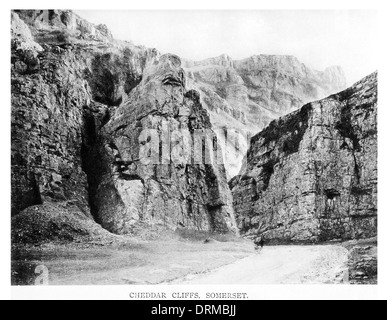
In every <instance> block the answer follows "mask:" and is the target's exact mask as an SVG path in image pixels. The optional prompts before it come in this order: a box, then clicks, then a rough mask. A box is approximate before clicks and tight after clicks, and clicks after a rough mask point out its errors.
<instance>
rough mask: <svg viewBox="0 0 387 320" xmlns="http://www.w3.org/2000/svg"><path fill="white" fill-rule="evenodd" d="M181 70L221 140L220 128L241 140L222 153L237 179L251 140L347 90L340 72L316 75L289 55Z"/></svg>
mask: <svg viewBox="0 0 387 320" xmlns="http://www.w3.org/2000/svg"><path fill="white" fill-rule="evenodd" d="M184 67H185V69H186V70H187V73H188V75H189V78H190V81H191V86H192V87H193V88H195V89H196V90H198V91H199V92H200V93H201V97H202V101H203V105H204V106H205V107H206V108H207V109H208V110H209V111H210V115H211V120H212V122H213V123H214V126H215V128H216V129H217V133H218V135H219V137H220V139H222V140H224V139H226V137H225V136H224V134H223V132H224V130H223V129H224V128H227V129H228V131H229V134H231V135H237V137H239V138H238V140H239V142H238V144H237V145H236V144H235V140H236V139H231V140H230V141H229V144H228V147H227V148H225V150H224V151H225V154H224V156H225V158H226V169H227V171H228V174H229V177H230V178H232V177H234V176H235V175H237V174H239V171H240V169H241V166H242V160H243V157H244V155H245V154H246V152H247V149H248V140H249V138H250V137H251V136H252V135H254V134H256V133H258V132H259V131H261V130H262V129H263V128H264V127H266V126H267V125H268V124H269V123H270V122H271V121H272V120H274V119H277V118H279V117H280V116H284V115H286V114H288V113H290V112H292V111H295V110H297V109H299V108H301V107H302V106H303V105H304V104H306V103H309V102H312V101H315V100H318V99H322V98H325V97H327V96H329V95H331V94H334V93H337V92H339V91H341V90H344V89H345V88H346V80H345V76H344V72H343V70H342V69H341V68H340V67H330V68H328V69H326V70H325V71H323V72H321V71H315V70H312V69H310V68H308V67H307V66H306V65H305V64H303V63H301V62H300V61H299V60H298V59H297V58H295V57H292V56H270V55H258V56H253V57H250V58H248V59H244V60H233V59H232V58H231V57H229V56H227V55H222V56H220V57H217V58H211V59H207V60H204V61H198V62H194V61H185V62H184ZM235 131H237V132H235ZM238 133H239V135H238Z"/></svg>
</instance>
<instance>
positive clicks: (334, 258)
mask: <svg viewBox="0 0 387 320" xmlns="http://www.w3.org/2000/svg"><path fill="white" fill-rule="evenodd" d="M347 259H348V251H347V250H346V249H345V248H343V247H340V246H332V245H329V246H276V247H265V248H264V249H263V250H262V251H261V252H259V253H257V254H255V255H252V256H250V257H247V258H245V259H243V260H239V261H237V262H235V263H233V264H230V265H228V266H224V267H221V268H219V269H217V270H214V271H211V272H210V273H207V274H202V275H190V276H187V277H186V278H185V279H184V280H180V281H176V282H175V283H174V284H184V285H190V284H192V285H196V284H207V285H214V284H224V285H226V284H230V285H232V284H239V285H249V284H254V285H256V284H328V283H346V282H347V281H348V267H347Z"/></svg>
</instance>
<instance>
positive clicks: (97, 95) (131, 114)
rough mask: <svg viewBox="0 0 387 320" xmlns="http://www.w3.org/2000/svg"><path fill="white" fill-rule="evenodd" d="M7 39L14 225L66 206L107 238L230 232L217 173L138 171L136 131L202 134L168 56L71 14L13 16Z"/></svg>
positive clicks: (226, 193) (196, 107)
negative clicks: (142, 230) (47, 207)
mask: <svg viewBox="0 0 387 320" xmlns="http://www.w3.org/2000/svg"><path fill="white" fill-rule="evenodd" d="M11 35H12V42H11V52H12V70H11V77H12V84H11V85H12V146H11V148H12V167H11V171H12V215H13V216H15V215H18V214H20V213H22V214H24V215H28V214H29V212H31V210H26V209H28V208H29V207H31V206H35V207H34V208H36V210H37V211H38V212H36V210H35V209H34V213H35V214H36V215H39V212H40V214H41V216H42V217H45V211H44V205H43V206H42V204H46V203H52V204H53V206H52V207H53V208H55V207H56V204H60V203H65V204H66V205H69V206H71V207H72V211H74V210H75V209H74V208H78V209H79V211H80V212H81V213H83V214H84V215H85V216H86V217H88V219H91V220H92V219H96V220H97V221H98V222H100V223H101V224H102V225H103V227H105V228H106V229H108V230H109V231H111V232H116V233H127V232H129V231H130V227H131V226H132V225H133V223H135V222H141V223H143V222H149V223H155V224H162V225H165V226H167V227H171V228H176V227H177V226H180V227H182V226H185V227H187V228H192V229H200V230H211V231H220V232H228V231H235V221H234V218H233V210H232V199H231V193H230V190H229V188H228V185H227V180H226V175H225V171H224V167H222V166H212V165H208V166H205V165H197V166H188V165H181V164H178V165H161V164H159V163H157V164H156V165H153V166H147V165H141V164H140V163H139V160H141V157H140V155H139V150H140V149H141V146H143V145H141V144H140V142H142V141H140V140H139V138H140V134H141V132H142V131H143V129H152V128H153V129H156V130H162V129H161V128H164V127H165V126H167V127H168V126H169V127H170V128H187V130H188V131H189V132H193V130H194V129H208V130H211V129H210V128H211V123H210V120H209V117H208V114H207V113H206V111H205V110H204V109H203V108H202V106H201V104H200V101H199V100H200V98H199V95H198V93H197V92H195V91H189V90H187V89H186V83H185V78H186V76H185V73H184V71H183V70H182V69H181V67H180V60H179V59H178V58H177V57H174V56H170V55H168V56H163V57H161V58H160V56H161V55H160V53H159V52H158V51H157V50H155V49H147V48H144V47H139V46H134V45H133V44H131V43H129V42H124V41H117V40H114V39H113V38H112V35H111V33H110V32H109V31H108V29H107V28H106V27H104V26H95V25H93V24H91V23H89V22H87V21H85V20H83V19H82V18H80V17H78V16H77V15H75V14H74V13H73V12H71V11H60V10H17V11H15V12H12V24H11ZM147 139H148V137H146V138H145V144H146V143H148V141H147ZM145 146H146V145H145ZM164 156H165V157H166V156H167V154H166V153H164ZM39 208H41V210H40V209H39ZM39 210H40V211H39ZM63 212H64V211H63ZM75 216H78V215H75ZM16 220H17V219H16ZM16 220H15V221H16ZM19 220H20V219H19ZM42 228H43V226H42ZM20 241H22V240H20Z"/></svg>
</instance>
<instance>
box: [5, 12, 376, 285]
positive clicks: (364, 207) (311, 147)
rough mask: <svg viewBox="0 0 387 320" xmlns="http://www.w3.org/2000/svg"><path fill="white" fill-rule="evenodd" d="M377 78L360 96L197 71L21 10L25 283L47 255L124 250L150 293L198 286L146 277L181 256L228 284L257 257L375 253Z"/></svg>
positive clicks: (16, 144) (275, 65) (16, 159)
mask: <svg viewBox="0 0 387 320" xmlns="http://www.w3.org/2000/svg"><path fill="white" fill-rule="evenodd" d="M377 77H378V75H377V73H374V74H371V75H369V76H368V77H366V78H364V79H363V80H361V81H359V82H357V83H356V84H355V85H353V86H351V87H349V88H348V87H347V80H346V77H345V74H344V71H343V69H342V68H341V67H339V66H332V67H328V68H326V69H325V70H324V71H317V70H314V69H313V68H310V67H308V66H306V65H305V64H304V63H302V62H301V61H299V60H298V59H297V58H296V57H293V56H287V55H283V56H280V55H264V54H260V55H254V56H251V57H249V58H247V59H243V60H235V59H232V58H231V57H229V56H228V55H226V54H224V55H221V56H218V57H214V58H209V59H206V60H202V61H191V60H188V59H185V58H184V57H179V56H177V55H175V54H172V53H161V52H159V51H158V50H157V49H151V48H146V47H144V46H139V45H135V44H133V43H131V42H129V41H120V40H116V39H115V38H114V37H113V35H112V33H111V32H110V31H109V29H108V27H107V26H105V25H95V24H92V23H90V22H88V21H86V20H85V19H83V18H81V17H80V16H78V15H77V14H75V13H74V12H73V11H70V10H13V11H12V12H11V138H12V140H11V218H12V245H13V247H14V248H15V252H16V258H15V260H16V261H17V263H19V264H20V265H21V266H22V267H21V268H24V262H25V261H27V260H28V259H30V258H31V257H35V256H34V255H33V254H32V253H31V252H33V253H34V254H35V255H37V256H38V257H39V255H40V254H41V252H45V253H47V252H49V254H52V252H51V251H50V250H52V247H50V245H52V246H54V248H56V249H57V248H60V249H59V252H60V250H64V251H65V253H66V255H67V254H68V252H67V251H66V250H67V249H68V248H66V250H65V249H63V248H64V247H63V246H64V245H69V246H71V245H74V246H78V245H79V246H83V247H82V249H85V248H86V249H89V246H90V247H93V248H96V247H98V246H99V247H102V248H105V247H109V246H117V247H118V248H119V250H118V251H117V250H116V251H114V253H112V252H113V251H112V252H109V254H111V255H115V254H121V253H120V252H121V251H125V252H129V254H131V255H132V254H133V255H135V254H137V253H138V252H140V258H138V257H137V256H136V258H138V260H136V259H134V258H133V257H132V256H131V258H130V259H132V258H133V259H132V260H130V259H129V258H127V257H126V256H125V261H129V260H130V261H134V262H133V264H134V266H135V268H138V269H135V271H133V270H132V271H133V272H134V273H135V274H137V276H138V277H139V278H141V277H143V274H146V277H147V280H146V281H147V282H146V283H147V284H149V283H151V284H153V283H161V282H162V281H161V280H160V279H159V278H163V281H172V280H174V279H175V278H176V277H177V275H183V274H184V276H185V275H186V274H185V273H184V272H183V271H181V269H184V266H183V267H181V265H180V267H179V264H178V263H177V264H176V263H174V264H172V265H174V266H175V267H174V268H175V269H173V268H172V269H171V271H169V270H168V272H167V271H165V270H167V269H168V267H167V266H166V267H165V270H161V271H160V270H158V271H160V274H162V275H163V276H162V277H161V276H159V275H158V274H157V272H158V271H157V270H156V271H154V270H153V269H152V268H151V267H149V270H148V269H146V271H147V272H148V273H144V270H143V269H141V266H142V261H145V260H144V259H147V258H144V256H146V255H147V254H148V253H149V252H150V256H151V257H152V259H153V258H154V260H152V261H151V262H149V265H152V266H153V267H154V263H155V261H158V260H157V259H160V261H162V262H160V263H161V264H163V263H164V264H165V265H168V264H170V261H169V260H171V259H172V260H173V259H175V258H171V256H170V255H169V254H171V252H179V253H181V252H182V251H184V250H183V249H181V246H183V247H184V248H187V253H186V256H184V254H183V253H182V255H183V256H184V259H186V263H187V264H190V263H191V264H200V263H198V261H199V262H200V261H205V260H206V259H210V258H209V257H211V261H210V264H211V268H217V267H220V266H222V265H225V264H227V263H232V262H235V261H236V260H238V259H242V258H245V257H247V256H249V255H251V254H253V253H254V252H255V251H254V246H253V242H255V243H258V242H259V241H264V243H266V244H269V245H295V244H321V243H323V244H326V243H332V242H335V243H336V242H337V243H341V242H344V241H350V240H355V241H358V240H367V239H375V238H376V237H377V225H378V217H377V183H378V168H377V155H378V150H377V143H378V141H377V135H378V128H377V100H378V88H377V84H378V80H377ZM155 239H156V240H158V239H162V240H163V241H165V242H164V243H161V244H159V243H157V244H156V242H151V241H153V240H155ZM176 239H177V240H176ZM230 239H231V240H230ZM251 240H252V241H251ZM168 241H169V242H168ZM227 241H231V242H232V245H227ZM198 242H199V243H200V245H204V244H206V245H207V244H208V247H211V245H212V246H214V248H215V249H214V251H213V252H211V253H208V255H207V251H206V250H207V249H203V248H202V247H200V249H198V248H196V247H195V243H198ZM149 243H152V244H151V245H150V244H149ZM225 243H226V244H225ZM47 246H48V247H47ZM56 246H57V247H56ZM153 246H155V248H153ZM35 247H37V248H39V250H40V251H39V252H38V253H36V252H35V251H34V250H37V249H36V248H35ZM117 247H114V250H115V249H116V248H117ZM31 248H32V249H31ZM47 248H48V249H47ZM109 248H110V247H109ZM122 248H124V249H122ZM125 248H130V250H126V249H125ZM143 248H147V249H146V250H145V249H144V250H142V249H143ZM170 248H172V249H170ZM132 249H133V250H132ZM74 250H75V249H74ZM109 250H110V249H109ZM112 250H113V249H112ZM120 250H121V251H120ZM173 250H175V251H173ZM189 250H192V252H191V251H189ZM200 250H202V251H200ZM292 250H294V252H298V249H292ZM300 250H301V251H302V249H300ZM327 250H328V249H327ZM367 250H368V249H367ZM370 250H371V251H372V250H374V248H373V247H372V248H371V249H370ZM54 251H55V250H54ZM117 252H118V253H117ZM160 252H162V253H163V254H162V255H161V254H160ZM203 252H206V254H203ZM324 252H325V251H324ZM342 252H343V251H342V250H337V248H335V253H336V254H342ZM191 253H192V255H194V256H195V255H196V260H193V259H192V257H191V256H190V254H191ZM87 254H89V252H88V253H87ZM93 254H94V253H93ZM152 254H155V256H156V258H155V256H152ZM272 254H273V257H274V256H275V253H274V252H272ZM24 255H26V257H27V258H25V256H24ZM142 255H144V256H142ZM75 256H76V254H75ZM67 258H68V257H67V256H66V259H67ZM120 258H121V257H120ZM163 259H164V260H163ZM179 259H180V258H179ZM184 259H183V260H184ZM31 260H32V261H34V259H32V258H31ZM37 260H38V259H37ZM49 260H50V259H48V261H49ZM54 260H55V259H54ZM252 260H254V261H255V260H258V259H256V258H254V259H252ZM173 261H174V260H173ZM195 261H196V262H195ZM175 262H176V261H175ZM177 262H180V261H179V260H178V261H177ZM120 263H121V264H124V263H123V262H122V261H121V262H120ZM125 263H126V262H125ZM206 263H207V262H206ZM311 263H312V262H311ZM19 264H18V268H19V267H20V266H19ZM121 264H120V265H121ZM125 265H126V264H125ZM176 265H177V267H176ZM56 267H58V266H56ZM372 267H374V265H372ZM53 268H54V267H53ZM58 268H60V267H58ZM109 268H110V266H106V269H109ZM146 268H148V265H147V267H146ZM179 268H180V269H179ZM195 268H196V267H195ZM195 268H193V269H192V268H191V269H190V271H191V273H200V272H205V270H207V269H208V268H209V267H207V266H206V267H205V269H203V268H204V267H203V266H201V267H200V268H202V269H200V268H196V269H195ZM188 269H189V268H188ZM18 270H19V269H18ZM109 270H110V269H109ZM176 270H177V271H176ZM110 271H111V273H112V274H114V270H110ZM110 271H109V272H110ZM136 272H137V273H136ZM152 272H155V273H152ZM163 272H164V273H165V274H166V276H165V277H164V273H163ZM187 272H188V271H187ZM19 273H20V272H18V273H17V275H19ZM112 274H110V276H112V277H114V276H115V275H112ZM15 277H16V278H17V277H18V276H15ZM90 277H91V278H92V276H90ZM119 277H120V279H119V280H117V283H118V284H121V283H122V279H126V278H127V275H126V274H125V277H124V276H121V275H120V276H119ZM158 277H159V278H158ZM58 279H59V278H58ZM59 280H60V279H59ZM59 280H58V283H59V284H61V282H60V281H59ZM78 280H79V279H78ZM89 280H90V279H89ZM259 280H261V279H259ZM23 281H24V280H23ZM85 281H86V280H85ZM125 281H126V280H125ZM257 281H258V280H257ZM16 282H17V281H16ZM86 282H87V281H86ZM90 282H92V280H90ZM23 283H24V282H23ZM66 283H68V282H66ZM70 283H71V281H70ZM126 283H129V284H132V283H135V284H144V283H143V282H141V281H139V280H138V279H137V280H136V279H135V280H132V278H130V279H129V280H127V282H126Z"/></svg>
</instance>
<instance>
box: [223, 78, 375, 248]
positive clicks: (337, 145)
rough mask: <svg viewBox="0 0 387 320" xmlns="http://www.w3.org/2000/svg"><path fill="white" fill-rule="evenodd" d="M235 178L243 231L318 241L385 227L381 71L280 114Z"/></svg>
mask: <svg viewBox="0 0 387 320" xmlns="http://www.w3.org/2000/svg"><path fill="white" fill-rule="evenodd" d="M251 143H252V146H251V148H250V150H249V151H248V154H247V167H246V170H245V171H244V172H243V175H241V176H238V177H236V178H235V179H233V181H231V182H230V186H231V188H232V192H233V196H234V207H235V211H236V215H237V222H238V226H239V228H240V230H241V232H242V234H244V235H246V236H248V237H250V238H252V239H256V238H259V237H261V236H264V238H265V239H267V240H269V241H271V242H286V243H288V242H318V241H327V240H335V239H339V240H345V239H359V238H369V237H373V236H375V235H376V234H377V74H376V73H375V74H372V75H370V76H369V77H367V78H365V79H363V80H362V81H360V82H358V83H357V84H355V85H354V86H353V87H351V88H349V89H347V90H345V91H343V92H341V93H339V94H336V95H333V96H330V97H329V98H326V99H324V100H321V101H318V102H313V103H310V104H307V105H305V106H304V107H303V108H301V109H300V110H299V111H296V112H294V113H292V114H290V115H288V116H285V117H283V118H280V119H279V120H276V121H273V122H272V123H271V124H270V125H269V126H268V127H267V128H265V129H264V130H263V131H262V132H260V133H259V134H258V135H256V136H255V137H254V138H253V139H252V141H251Z"/></svg>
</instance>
